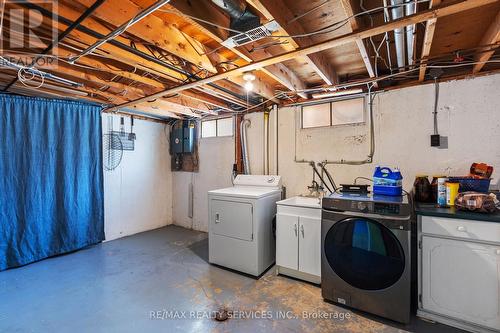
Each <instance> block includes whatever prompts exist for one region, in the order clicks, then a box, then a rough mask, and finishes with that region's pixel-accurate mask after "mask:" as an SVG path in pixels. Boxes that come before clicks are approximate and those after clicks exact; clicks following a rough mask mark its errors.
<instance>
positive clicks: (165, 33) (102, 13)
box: [78, 0, 217, 73]
mask: <svg viewBox="0 0 500 333" xmlns="http://www.w3.org/2000/svg"><path fill="white" fill-rule="evenodd" d="M78 2H80V3H81V4H83V5H85V6H87V7H90V6H92V4H93V3H94V0H78ZM140 11H141V8H140V7H139V6H137V5H136V4H134V3H133V2H132V1H129V0H106V2H105V3H104V4H102V5H101V6H100V7H99V8H98V9H97V10H96V11H95V12H94V14H93V15H94V16H95V17H98V18H99V19H101V20H103V21H105V22H109V23H110V24H113V25H114V26H120V25H122V24H123V23H125V22H126V21H127V20H129V19H131V18H132V17H134V16H135V15H137V13H139V12H140ZM127 33H129V34H132V35H134V36H137V37H138V38H140V39H142V40H144V41H147V42H149V43H151V44H153V45H156V46H157V47H159V48H161V49H163V50H165V51H167V52H169V53H172V54H174V55H176V56H178V57H179V58H181V59H184V60H187V61H189V62H190V63H192V64H195V65H196V66H200V67H201V68H204V69H206V70H208V71H209V72H211V73H216V72H217V70H216V69H215V67H214V66H213V65H212V63H211V62H210V59H209V58H208V57H207V56H206V55H204V54H203V52H204V50H203V47H202V46H201V45H197V47H198V49H196V48H195V47H194V46H193V43H197V42H196V41H194V39H190V40H188V39H186V37H185V35H184V34H183V33H181V31H180V30H179V29H177V28H176V27H174V26H173V25H171V24H169V23H168V22H164V21H162V20H161V19H160V18H158V17H157V16H155V15H149V16H147V17H145V18H144V19H142V20H141V21H139V22H137V23H136V24H134V25H132V26H130V27H129V28H128V29H127ZM200 52H201V53H200Z"/></svg>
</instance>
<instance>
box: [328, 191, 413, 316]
mask: <svg viewBox="0 0 500 333" xmlns="http://www.w3.org/2000/svg"><path fill="white" fill-rule="evenodd" d="M322 206H323V209H322V225H321V249H322V251H321V252H322V253H321V290H322V295H323V298H324V299H327V300H330V301H333V302H335V303H338V304H342V305H345V306H348V307H352V308H354V309H359V310H362V311H366V312H369V313H372V314H375V315H378V316H381V317H385V318H388V319H392V320H395V321H398V322H402V323H408V322H409V320H410V312H411V291H412V288H411V286H412V264H411V263H412V260H411V244H412V242H411V229H412V221H413V218H412V217H413V214H412V208H411V205H410V204H409V202H408V199H407V197H406V196H404V197H388V196H372V195H370V194H364V195H357V194H338V193H336V194H333V195H331V196H329V197H326V198H324V199H323V203H322Z"/></svg>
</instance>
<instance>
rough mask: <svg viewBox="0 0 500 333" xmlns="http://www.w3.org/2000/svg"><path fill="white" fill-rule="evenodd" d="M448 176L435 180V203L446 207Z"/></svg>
mask: <svg viewBox="0 0 500 333" xmlns="http://www.w3.org/2000/svg"><path fill="white" fill-rule="evenodd" d="M447 181H448V178H446V177H441V178H438V180H437V204H438V206H440V207H446V182H447Z"/></svg>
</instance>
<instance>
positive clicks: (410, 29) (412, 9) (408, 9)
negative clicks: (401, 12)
mask: <svg viewBox="0 0 500 333" xmlns="http://www.w3.org/2000/svg"><path fill="white" fill-rule="evenodd" d="M416 12H417V4H416V3H415V1H414V0H406V6H405V14H406V16H410V15H413V14H415V13H416ZM406 48H407V50H408V66H410V68H411V66H412V65H413V56H414V54H415V24H412V25H408V26H406Z"/></svg>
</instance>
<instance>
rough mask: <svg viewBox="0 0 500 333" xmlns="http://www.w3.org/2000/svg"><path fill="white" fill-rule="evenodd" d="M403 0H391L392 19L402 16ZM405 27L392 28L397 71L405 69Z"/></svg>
mask: <svg viewBox="0 0 500 333" xmlns="http://www.w3.org/2000/svg"><path fill="white" fill-rule="evenodd" d="M402 4H403V0H391V5H392V6H393V7H392V9H391V13H392V19H393V20H397V19H400V18H402V17H403V16H404V7H403V6H401V5H402ZM404 33H405V29H404V28H398V29H395V30H394V43H395V45H396V60H397V63H398V67H399V71H404V70H405V36H404Z"/></svg>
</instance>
